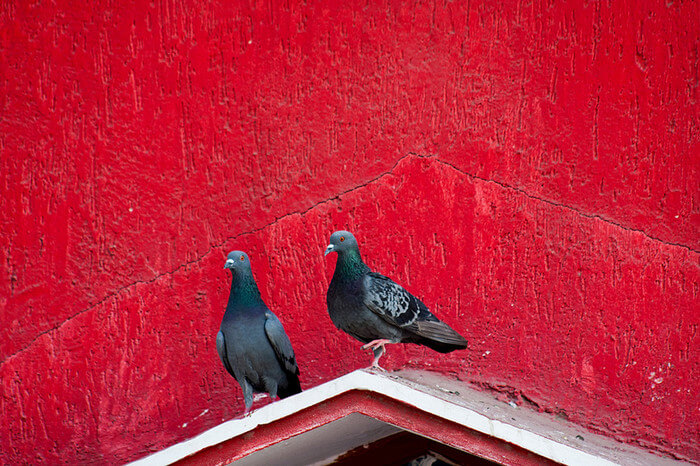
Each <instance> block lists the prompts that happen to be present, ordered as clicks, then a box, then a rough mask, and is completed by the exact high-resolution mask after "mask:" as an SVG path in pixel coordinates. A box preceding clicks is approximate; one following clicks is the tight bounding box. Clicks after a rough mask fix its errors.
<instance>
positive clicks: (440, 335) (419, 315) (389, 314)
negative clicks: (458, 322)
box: [364, 272, 467, 348]
mask: <svg viewBox="0 0 700 466" xmlns="http://www.w3.org/2000/svg"><path fill="white" fill-rule="evenodd" d="M364 284H365V298H364V303H365V305H366V306H367V307H368V308H369V309H371V310H372V311H373V312H375V313H376V314H378V315H379V316H380V317H382V318H383V319H384V320H385V321H387V322H389V323H390V324H392V325H396V326H398V327H401V328H402V329H404V330H407V331H409V332H412V333H414V334H416V335H418V336H420V337H423V338H427V339H429V340H434V341H437V342H439V343H445V344H448V345H456V346H461V347H465V348H466V346H467V341H466V340H465V339H464V337H462V335H460V334H459V333H457V332H455V331H454V330H453V329H452V328H451V327H450V326H449V325H447V324H446V323H444V322H441V321H440V320H438V318H437V317H435V316H434V315H433V314H432V313H431V312H430V311H429V310H428V307H427V306H426V305H425V304H423V302H422V301H421V300H420V299H418V298H416V297H415V296H413V295H412V294H411V293H409V292H408V291H406V290H405V289H404V288H403V287H402V286H401V285H399V284H397V283H396V282H394V281H393V280H391V279H390V278H388V277H385V276H384V275H380V274H378V273H374V272H370V273H368V274H367V275H366V276H365V282H364Z"/></svg>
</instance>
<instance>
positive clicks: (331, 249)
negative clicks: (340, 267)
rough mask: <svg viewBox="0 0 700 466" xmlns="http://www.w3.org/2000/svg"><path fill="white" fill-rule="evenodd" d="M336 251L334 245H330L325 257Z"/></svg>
mask: <svg viewBox="0 0 700 466" xmlns="http://www.w3.org/2000/svg"><path fill="white" fill-rule="evenodd" d="M334 249H335V247H333V245H332V244H329V245H328V247H327V248H326V252H325V253H323V255H324V256H327V255H328V254H329V253H331V252H333V250H334Z"/></svg>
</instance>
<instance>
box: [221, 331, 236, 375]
mask: <svg viewBox="0 0 700 466" xmlns="http://www.w3.org/2000/svg"><path fill="white" fill-rule="evenodd" d="M216 352H217V353H219V358H221V362H222V363H224V367H225V368H226V370H227V371H228V373H229V374H231V375H232V376H234V377H236V376H235V374H234V373H233V369H231V364H230V363H229V361H228V353H227V352H226V341H225V339H224V334H223V333H222V332H221V330H219V333H217V334H216Z"/></svg>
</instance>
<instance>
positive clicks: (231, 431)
mask: <svg viewBox="0 0 700 466" xmlns="http://www.w3.org/2000/svg"><path fill="white" fill-rule="evenodd" d="M351 390H366V391H371V392H375V393H378V394H381V395H384V396H386V397H389V398H393V399H395V400H397V401H400V402H403V403H408V404H410V405H412V406H414V407H416V408H418V409H419V410H421V411H424V412H426V413H430V414H432V415H435V416H438V417H440V418H443V419H447V420H449V421H452V422H454V423H457V424H459V425H462V426H464V427H465V428H468V429H472V430H475V431H477V432H481V433H482V434H485V435H488V436H490V437H494V438H497V439H500V440H503V441H505V442H508V443H511V444H513V445H517V446H519V447H521V448H523V449H525V450H528V451H531V452H533V453H536V454H537V455H540V456H543V457H545V458H548V459H550V460H553V461H556V462H558V463H563V464H600V465H614V464H617V463H614V462H611V461H609V460H607V459H605V458H603V457H600V456H596V455H593V454H591V453H587V452H584V451H581V450H579V449H576V448H574V447H572V446H570V445H567V444H565V443H561V442H558V441H556V440H552V439H549V438H547V437H544V436H542V435H539V434H536V433H534V432H531V431H528V430H526V429H523V428H520V427H515V426H512V425H510V424H506V423H504V422H500V421H497V420H493V419H490V418H488V417H487V416H484V415H483V414H480V413H478V412H476V411H474V410H472V409H469V408H466V407H464V406H460V405H457V404H454V403H450V402H449V401H446V400H443V399H440V398H437V397H435V396H433V395H430V394H428V393H425V392H422V391H420V390H417V389H415V388H412V387H409V386H407V385H404V384H401V383H399V382H397V381H395V380H392V379H390V378H388V377H385V376H382V375H379V374H374V373H371V372H368V371H365V370H357V371H354V372H351V373H349V374H346V375H344V376H342V377H339V378H337V379H334V380H331V381H329V382H326V383H324V384H321V385H318V386H316V387H313V388H310V389H308V390H305V391H303V392H301V393H299V394H297V395H294V396H292V397H289V398H285V399H284V400H278V401H275V402H274V403H270V404H268V405H265V406H263V407H262V408H260V409H257V410H255V411H253V412H252V413H251V414H250V415H249V416H248V417H245V418H242V419H232V420H230V421H226V422H223V423H221V424H219V425H218V426H216V427H212V428H211V429H209V430H207V431H204V432H202V433H201V434H199V435H197V436H196V437H193V438H191V439H189V440H185V441H183V442H180V443H178V444H175V445H172V446H170V447H167V448H165V449H163V450H161V451H159V452H156V453H153V454H151V455H149V456H146V457H143V458H141V459H138V460H136V461H134V462H132V463H129V464H130V465H133V466H141V465H154V464H156V465H161V464H171V463H174V462H176V461H179V460H181V459H183V458H185V457H187V456H189V455H192V454H194V453H196V452H198V451H200V450H203V449H205V448H208V447H210V446H213V445H218V444H219V443H222V442H225V441H226V440H229V439H231V438H234V437H238V436H239V435H241V434H244V433H246V432H249V431H251V430H253V429H255V428H256V427H257V426H259V425H263V424H269V423H271V422H274V421H277V420H279V419H282V418H285V417H287V416H289V415H291V414H294V413H296V412H298V411H300V410H302V409H306V408H309V407H311V406H314V405H316V404H318V403H321V402H323V401H325V400H328V399H331V398H334V397H336V396H338V395H340V394H341V393H344V392H348V391H351ZM399 427H400V426H399Z"/></svg>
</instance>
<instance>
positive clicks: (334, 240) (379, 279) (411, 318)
mask: <svg viewBox="0 0 700 466" xmlns="http://www.w3.org/2000/svg"><path fill="white" fill-rule="evenodd" d="M331 252H336V253H338V261H337V262H336V264H335V272H334V273H333V278H332V279H331V283H330V285H329V286H328V292H327V294H326V304H327V305H328V314H329V315H330V317H331V321H333V324H334V325H335V326H336V327H337V328H339V329H340V330H342V331H344V332H346V333H348V334H349V335H350V336H352V337H353V338H355V339H357V340H360V341H361V342H362V343H365V345H364V346H362V349H363V350H367V349H371V350H372V352H373V353H374V360H373V361H372V365H371V366H370V367H371V368H376V369H379V370H384V369H382V368H381V367H380V366H379V358H380V357H381V356H382V355H383V354H384V352H385V348H384V345H386V344H388V343H416V344H419V345H425V346H427V347H428V348H431V349H433V350H435V351H438V352H440V353H449V352H450V351H454V350H459V349H465V348H466V347H467V340H465V339H464V337H462V335H460V334H459V333H457V332H456V331H454V330H453V329H452V328H450V327H449V326H448V325H447V324H446V323H444V322H441V321H439V320H438V319H437V317H435V316H434V315H433V314H432V313H431V312H430V311H429V310H428V308H427V307H426V306H425V304H423V302H422V301H421V300H420V299H418V298H416V297H415V296H413V295H412V294H411V293H409V292H408V291H406V290H405V289H404V288H403V287H402V286H400V285H398V284H397V283H396V282H394V281H393V280H391V279H390V278H388V277H385V276H384V275H381V274H378V273H375V272H372V270H370V268H369V267H368V266H367V265H366V264H365V263H364V262H362V257H361V256H360V249H359V247H358V245H357V240H356V239H355V237H354V236H353V235H352V233H350V232H349V231H336V232H335V233H333V234H332V235H331V240H330V244H329V245H328V247H327V248H326V252H325V254H324V255H328V254H330V253H331Z"/></svg>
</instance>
